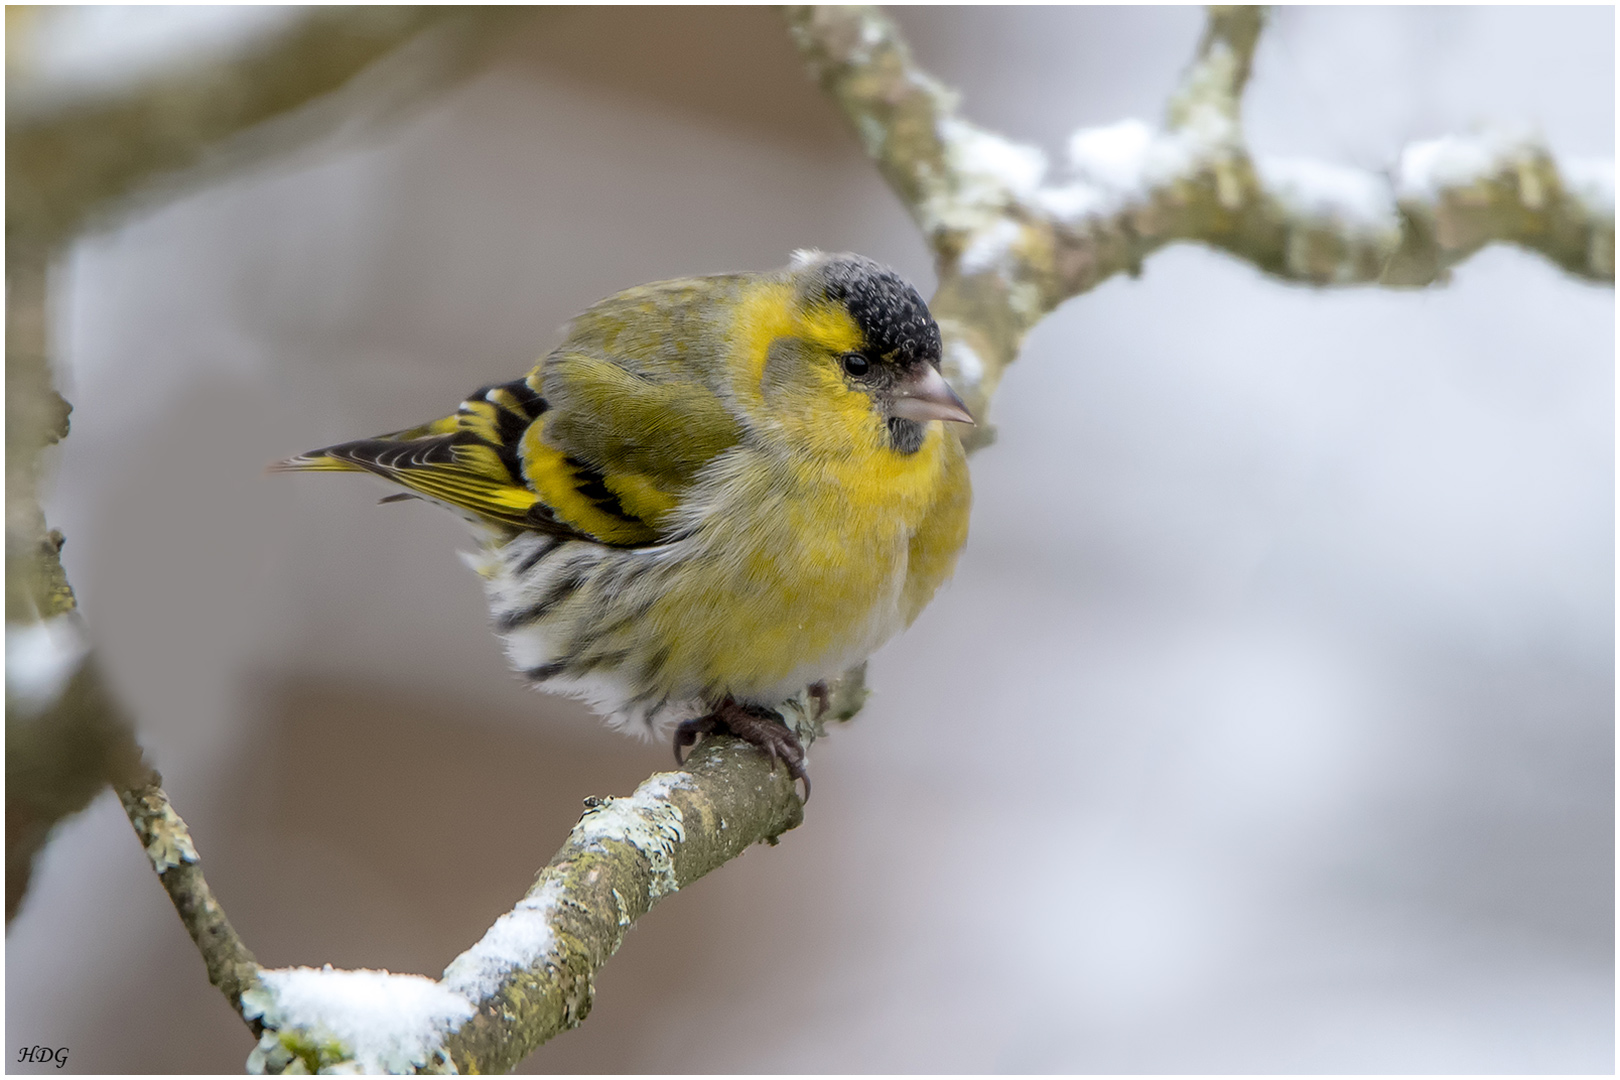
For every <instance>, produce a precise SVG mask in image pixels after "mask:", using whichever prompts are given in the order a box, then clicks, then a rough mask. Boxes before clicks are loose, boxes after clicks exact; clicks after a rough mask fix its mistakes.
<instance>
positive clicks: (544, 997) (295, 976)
mask: <svg viewBox="0 0 1620 1080" xmlns="http://www.w3.org/2000/svg"><path fill="white" fill-rule="evenodd" d="M864 697H865V689H864V685H863V682H862V673H861V670H860V669H856V671H855V672H852V673H851V675H849V676H846V677H845V678H844V679H842V680H839V681H837V682H835V683H832V684H829V686H828V695H827V706H826V708H825V710H823V709H822V707H821V706H820V705H819V704H818V703H816V702H815V701H814V700H813V699H810V698H809V697H808V695H804V696H801V697H799V698H795V699H794V700H792V701H790V702H788V703H787V704H786V705H784V706H783V712H784V714H785V715H786V716H787V718H788V719H789V720H790V721H791V722H792V723H793V725H794V727H795V729H796V730H797V731H798V734H799V737H800V740H801V741H802V742H803V743H805V744H806V745H808V744H809V743H810V742H811V741H812V740H813V738H814V737H815V735H816V733H817V731H818V730H819V729H820V726H821V721H822V720H824V719H848V718H849V717H850V716H853V715H854V713H855V712H856V711H857V710H858V709H859V708H860V705H861V702H862V700H863V699H864ZM120 798H121V799H122V801H123V804H124V810H125V812H126V814H127V815H128V816H129V819H130V823H131V824H132V825H133V826H134V827H135V832H136V835H137V836H138V837H139V839H140V842H141V846H142V847H143V848H144V849H145V851H146V854H147V858H148V860H149V861H150V862H151V863H152V868H153V870H155V871H156V872H157V874H158V877H159V879H160V880H161V881H162V882H163V886H164V889H165V890H167V892H168V893H169V897H170V899H171V900H172V901H173V903H174V907H175V910H176V911H177V912H178V913H179V915H180V920H181V922H182V923H183V924H184V925H185V927H186V930H187V932H189V933H190V934H191V937H192V940H193V941H194V942H196V945H197V948H198V950H199V951H200V952H201V953H202V956H203V961H204V963H205V964H206V965H207V968H208V977H209V981H210V982H212V983H213V984H214V985H215V986H216V987H218V988H219V989H220V991H221V992H223V993H224V994H225V996H226V998H227V999H228V1000H230V1002H231V1004H232V1005H233V1006H234V1007H235V1008H237V1009H238V1010H239V1011H240V1012H241V1014H242V1017H243V1019H244V1020H245V1021H246V1022H247V1023H248V1025H249V1026H250V1027H251V1028H252V1030H253V1032H254V1034H255V1035H257V1036H258V1037H259V1042H258V1044H257V1045H256V1046H255V1047H254V1049H253V1052H252V1053H251V1054H250V1055H249V1057H248V1068H249V1070H250V1071H252V1072H260V1073H281V1072H287V1073H303V1072H310V1073H313V1072H322V1071H325V1072H366V1073H379V1072H396V1073H397V1072H414V1071H426V1072H506V1071H508V1070H510V1069H511V1068H513V1067H514V1066H515V1065H517V1064H518V1063H519V1062H520V1061H522V1060H523V1058H525V1057H526V1056H528V1054H529V1053H530V1052H532V1051H533V1050H534V1049H535V1048H536V1047H538V1046H539V1045H540V1044H541V1043H543V1042H545V1041H546V1040H547V1039H550V1038H551V1037H552V1036H554V1035H556V1034H558V1033H559V1032H561V1031H564V1030H567V1029H568V1028H572V1027H576V1026H578V1025H579V1024H580V1023H581V1022H582V1021H583V1020H584V1019H585V1017H586V1016H587V1015H588V1014H589V1013H590V1009H591V998H592V995H593V994H594V992H595V986H594V982H595V975H596V972H597V970H598V969H599V968H601V966H602V965H603V964H605V963H606V962H607V960H608V959H609V958H610V957H611V956H612V955H613V954H614V953H615V952H617V951H618V948H619V946H620V944H622V943H623V941H624V936H625V934H626V932H627V931H628V930H629V929H630V927H631V926H633V925H634V924H635V921H636V920H637V919H639V918H640V917H641V916H642V915H645V914H646V913H647V912H648V911H649V910H651V908H652V906H653V905H654V904H656V903H657V902H658V901H659V900H661V899H663V898H664V897H666V896H669V895H671V894H673V893H675V892H677V891H679V890H680V889H681V888H682V887H684V886H686V885H689V884H691V883H692V882H693V881H696V880H697V879H698V878H700V877H702V876H703V875H705V874H707V873H709V872H710V871H711V870H714V869H716V868H718V867H719V866H721V865H723V864H724V863H726V862H729V861H730V860H731V859H734V858H736V857H737V856H738V855H740V854H742V852H743V851H745V850H746V849H747V848H749V847H750V846H752V845H753V844H755V843H758V842H760V841H765V842H767V843H771V844H774V843H776V839H777V837H778V836H780V835H781V834H782V833H784V832H786V831H787V830H789V829H792V828H794V827H796V826H797V825H798V824H799V823H800V822H801V821H802V820H803V816H804V813H803V808H802V806H801V804H800V802H799V797H798V794H797V792H796V791H795V789H794V784H793V780H792V778H791V777H790V776H789V775H788V773H787V770H786V769H780V768H777V767H776V766H775V765H774V764H773V763H772V762H771V761H769V760H768V759H767V758H765V757H764V756H763V755H762V754H760V753H759V752H758V751H757V750H755V749H754V748H753V747H752V746H750V745H748V744H747V743H744V742H741V741H740V740H737V739H733V738H730V737H710V738H706V739H704V740H703V741H702V742H701V743H700V744H699V745H698V747H697V748H696V750H694V751H693V753H692V757H691V758H690V759H689V760H688V762H687V764H686V766H685V767H684V768H683V769H681V770H680V771H677V772H664V773H656V774H654V775H653V776H651V777H649V778H648V779H647V780H645V781H643V782H642V784H641V785H640V786H639V787H638V788H637V789H636V790H635V792H634V794H632V795H629V796H627V797H624V798H617V799H615V798H603V799H594V798H593V799H589V800H587V803H586V805H587V808H586V810H585V813H584V816H582V817H581V818H580V820H579V823H578V824H577V825H575V826H574V828H573V831H572V832H570V833H569V835H568V839H567V841H566V842H565V843H564V844H563V846H562V848H561V850H559V851H558V852H557V854H556V855H555V856H554V857H553V858H552V860H551V862H550V863H548V864H547V865H546V867H545V868H544V869H542V870H541V871H540V873H539V875H538V876H537V877H536V879H535V883H534V885H533V886H532V887H531V888H530V889H529V891H528V893H526V894H525V895H524V897H523V898H522V899H521V900H519V901H518V903H517V904H516V906H514V907H513V909H512V910H511V911H509V912H507V913H506V914H505V915H502V916H501V917H500V918H499V919H497V920H496V921H495V923H494V925H493V926H491V927H490V929H489V930H488V932H486V933H485V934H484V936H483V938H482V939H481V940H480V941H479V942H478V943H477V944H475V945H474V946H473V947H472V948H470V949H468V950H467V951H466V952H464V953H462V954H461V955H460V956H459V957H457V958H456V959H455V960H454V961H453V962H451V964H450V966H449V967H447V968H446V969H445V971H444V975H443V977H442V978H441V979H438V980H434V979H429V978H427V977H425V976H422V975H407V974H395V973H391V972H387V971H368V970H361V971H346V970H341V969H334V968H332V967H331V966H330V965H328V966H326V967H323V968H319V969H316V968H308V967H300V968H285V969H272V968H261V967H260V966H259V964H258V963H257V961H255V960H254V957H253V954H252V953H251V952H249V951H248V949H247V946H246V945H244V944H243V942H242V940H241V939H240V938H239V937H238V936H237V934H236V932H235V930H233V929H232V928H231V924H230V921H229V920H228V919H227V918H226V917H225V913H224V911H223V909H222V908H221V907H220V905H219V903H218V901H217V900H215V898H214V895H213V892H212V891H211V890H210V889H209V887H208V883H207V881H206V880H205V879H204V877H203V873H202V866H201V862H200V859H199V856H198V854H197V849H196V846H195V845H194V844H193V843H192V841H191V836H190V833H189V831H188V830H187V828H186V824H185V822H184V821H182V820H181V819H180V816H179V815H178V814H176V813H175V811H174V808H173V807H172V806H170V805H169V800H168V796H167V795H166V794H165V793H164V792H163V789H162V787H161V786H160V780H159V778H158V777H157V775H156V774H155V773H153V774H151V775H150V776H149V777H148V778H147V779H146V780H145V781H144V782H142V783H140V784H137V785H134V786H133V787H131V788H130V789H129V790H126V791H123V792H121V793H120Z"/></svg>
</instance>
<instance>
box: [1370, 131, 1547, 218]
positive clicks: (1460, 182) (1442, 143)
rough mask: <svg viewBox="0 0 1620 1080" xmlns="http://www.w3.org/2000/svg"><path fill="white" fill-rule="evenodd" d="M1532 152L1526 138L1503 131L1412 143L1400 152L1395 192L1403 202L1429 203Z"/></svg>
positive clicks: (1526, 156)
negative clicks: (1418, 201)
mask: <svg viewBox="0 0 1620 1080" xmlns="http://www.w3.org/2000/svg"><path fill="white" fill-rule="evenodd" d="M1534 152H1535V146H1534V144H1533V143H1532V142H1531V141H1530V140H1529V139H1528V138H1525V137H1523V136H1517V135H1509V134H1505V133H1503V132H1486V133H1484V134H1480V135H1444V136H1442V137H1440V138H1438V139H1430V140H1428V141H1427V142H1419V143H1413V144H1412V145H1411V146H1408V147H1407V148H1406V149H1405V150H1403V151H1402V152H1401V160H1400V164H1399V165H1398V166H1397V167H1396V170H1395V191H1396V193H1397V194H1398V195H1399V196H1400V198H1402V199H1420V200H1424V201H1432V200H1434V199H1437V198H1439V196H1440V193H1441V192H1442V191H1444V190H1445V189H1447V188H1453V187H1468V186H1470V185H1472V184H1476V183H1478V182H1479V181H1481V180H1485V179H1488V178H1490V177H1492V176H1495V175H1497V174H1498V173H1500V172H1502V171H1503V170H1504V169H1507V168H1509V167H1510V166H1511V165H1513V164H1514V163H1515V162H1518V161H1522V160H1524V159H1526V158H1528V157H1530V156H1532V155H1533V154H1534Z"/></svg>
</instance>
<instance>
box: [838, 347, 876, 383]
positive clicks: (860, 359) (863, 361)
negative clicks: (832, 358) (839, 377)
mask: <svg viewBox="0 0 1620 1080" xmlns="http://www.w3.org/2000/svg"><path fill="white" fill-rule="evenodd" d="M843 362H844V370H845V371H847V372H849V374H851V375H853V376H854V377H855V378H857V379H858V378H860V377H861V376H862V375H865V374H866V372H867V371H868V369H870V368H871V366H872V361H870V360H868V359H867V358H866V357H864V356H862V355H861V354H860V353H858V352H847V353H845V354H844V356H843Z"/></svg>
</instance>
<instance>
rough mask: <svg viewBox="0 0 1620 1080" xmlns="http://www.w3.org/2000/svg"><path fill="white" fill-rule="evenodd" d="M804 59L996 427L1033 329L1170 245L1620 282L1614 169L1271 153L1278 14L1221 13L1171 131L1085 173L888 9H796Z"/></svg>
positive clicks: (1376, 280) (1475, 138) (1091, 132)
mask: <svg viewBox="0 0 1620 1080" xmlns="http://www.w3.org/2000/svg"><path fill="white" fill-rule="evenodd" d="M786 14H787V19H788V24H789V28H790V29H791V31H792V33H793V37H794V40H795V41H796V42H797V43H798V45H799V49H800V51H801V52H802V53H803V54H804V57H805V59H806V60H807V61H808V63H809V64H810V67H811V70H812V71H813V72H814V73H815V75H816V76H817V77H818V78H819V79H820V81H821V84H822V86H823V87H824V88H825V89H826V90H827V92H828V93H829V94H831V95H832V97H833V98H834V99H835V100H836V101H837V102H838V104H839V106H840V107H841V108H842V109H843V111H844V113H845V115H846V116H847V117H848V119H849V121H850V123H851V124H852V125H853V126H854V129H855V132H856V134H857V136H858V137H859V138H860V141H861V144H862V146H863V147H864V148H865V150H866V152H867V154H868V155H869V156H870V157H871V158H872V160H873V161H874V162H875V163H876V164H877V166H878V168H879V169H880V170H881V171H882V173H883V175H884V177H885V178H886V179H887V180H888V181H889V184H890V186H892V187H893V188H894V190H895V192H896V193H897V194H899V196H900V198H901V200H902V201H903V202H904V203H905V205H906V208H907V209H908V210H909V211H910V212H911V215H912V217H913V218H914V219H915V220H916V222H917V224H918V226H919V227H921V229H922V230H923V234H924V236H925V237H926V238H927V240H928V243H929V245H930V246H931V247H932V248H933V250H934V254H935V257H936V260H937V263H938V270H939V281H940V284H939V291H938V293H936V294H935V296H934V299H933V300H932V301H931V302H930V305H929V306H930V307H931V308H932V310H933V312H934V315H935V318H937V319H938V321H939V324H940V329H941V330H942V331H943V332H944V335H945V341H946V374H947V375H948V376H949V377H950V379H951V381H952V383H953V384H954V385H955V386H956V388H957V390H958V392H960V393H961V394H962V396H963V397H964V398H965V399H967V401H968V404H969V406H970V407H971V408H973V410H974V412H975V413H976V414H981V413H982V411H983V410H984V407H985V405H986V404H987V403H988V401H989V399H990V397H991V395H992V394H994V392H995V388H996V385H997V383H998V382H999V381H1000V379H1001V375H1002V372H1003V371H1004V370H1005V369H1006V366H1007V365H1008V364H1009V363H1011V362H1012V361H1013V359H1014V358H1015V357H1016V356H1017V355H1018V349H1019V345H1020V343H1021V342H1022V340H1023V337H1024V335H1025V334H1026V333H1028V332H1029V330H1030V329H1031V328H1032V327H1033V326H1034V325H1035V324H1036V323H1037V322H1039V321H1040V320H1041V319H1042V318H1043V317H1044V316H1045V315H1046V314H1048V313H1049V312H1051V311H1052V310H1053V309H1054V308H1056V307H1057V306H1058V305H1059V304H1061V303H1062V302H1063V301H1064V300H1067V299H1069V298H1070V297H1072V296H1077V295H1079V294H1080V293H1083V292H1087V291H1089V290H1090V289H1093V288H1095V287H1096V286H1097V285H1099V284H1101V283H1102V282H1103V281H1104V280H1106V279H1107V278H1109V277H1112V276H1113V275H1115V274H1118V273H1120V272H1122V271H1123V272H1129V273H1135V272H1137V271H1138V270H1139V269H1140V267H1141V264H1142V261H1143V260H1144V259H1145V258H1146V257H1147V256H1148V255H1150V254H1152V253H1153V252H1154V251H1156V250H1158V249H1159V248H1160V247H1163V246H1164V245H1166V244H1170V243H1174V242H1177V241H1193V242H1198V243H1204V244H1208V245H1211V246H1213V247H1218V248H1221V249H1223V250H1225V251H1228V252H1230V253H1231V254H1233V255H1236V256H1237V257H1239V258H1241V259H1244V260H1246V261H1248V262H1250V263H1253V264H1254V265H1255V266H1257V267H1258V268H1260V269H1261V270H1263V271H1264V272H1266V273H1268V274H1271V275H1273V276H1275V277H1279V278H1283V279H1285V280H1289V281H1297V282H1305V283H1309V284H1312V285H1351V284H1379V285H1391V286H1421V285H1429V284H1434V283H1437V282H1443V281H1444V280H1446V274H1447V271H1448V270H1449V268H1450V267H1452V266H1454V265H1455V264H1457V263H1458V262H1460V261H1462V260H1463V259H1465V258H1467V257H1468V256H1469V255H1471V254H1473V253H1474V252H1476V251H1478V250H1479V249H1480V248H1481V247H1483V246H1485V245H1486V244H1490V243H1509V244H1516V245H1518V246H1520V247H1524V248H1528V249H1530V250H1532V251H1537V252H1540V253H1541V254H1543V255H1545V256H1546V257H1547V258H1549V259H1551V260H1552V261H1553V262H1555V263H1557V264H1558V265H1559V266H1561V267H1563V268H1564V269H1565V270H1567V271H1569V272H1570V273H1571V274H1573V275H1575V276H1578V277H1582V278H1586V279H1588V280H1592V281H1603V282H1610V283H1612V282H1613V281H1614V168H1613V164H1612V162H1574V161H1571V162H1563V163H1560V162H1556V161H1554V160H1553V158H1552V156H1551V155H1550V154H1549V153H1548V152H1547V150H1546V149H1545V148H1544V147H1542V146H1540V145H1539V144H1537V143H1535V142H1533V141H1531V140H1527V139H1520V138H1510V137H1505V136H1500V135H1490V134H1484V135H1470V136H1463V135H1454V136H1446V137H1444V138H1440V139H1435V140H1431V141H1429V142H1423V143H1416V144H1413V145H1411V146H1409V147H1407V148H1406V150H1405V151H1404V152H1403V153H1402V154H1401V156H1400V160H1399V162H1397V163H1396V165H1395V167H1394V169H1393V170H1392V173H1391V174H1390V175H1389V176H1383V175H1376V174H1373V173H1367V172H1362V171H1360V170H1356V169H1350V168H1345V167H1341V166H1337V165H1330V164H1325V163H1322V162H1316V161H1304V160H1292V159H1265V158H1262V159H1258V160H1257V159H1255V158H1254V157H1253V156H1252V155H1251V154H1250V153H1249V151H1248V149H1247V147H1246V146H1245V145H1244V142H1243V131H1242V123H1241V110H1240V102H1241V97H1242V92H1243V88H1244V85H1245V83H1246V82H1247V80H1248V74H1249V67H1250V63H1251V61H1252V59H1253V55H1254V48H1255V43H1256V41H1257V40H1258V38H1259V34H1260V30H1261V26H1262V20H1263V9H1261V8H1255V7H1217V8H1211V9H1210V13H1209V20H1208V24H1207V26H1206V28H1205V31H1204V35H1203V38H1202V40H1201V41H1200V42H1199V46H1198V52H1197V55H1196V57H1195V59H1194V61H1193V63H1192V64H1191V66H1190V67H1189V68H1188V69H1187V71H1186V73H1185V74H1184V75H1183V77H1182V80H1181V84H1180V85H1179V86H1178V87H1176V88H1175V89H1174V91H1173V93H1172V94H1171V97H1170V105H1169V109H1168V110H1167V118H1166V123H1165V124H1164V125H1162V126H1160V127H1154V126H1151V125H1149V124H1147V123H1144V122H1142V121H1140V120H1125V121H1122V122H1120V123H1117V124H1113V125H1111V126H1108V127H1102V128H1086V129H1082V130H1080V131H1077V132H1075V134H1074V135H1073V136H1072V137H1071V139H1070V141H1069V147H1068V157H1069V160H1068V163H1067V173H1068V175H1067V176H1066V177H1064V178H1063V179H1061V180H1059V181H1055V182H1054V181H1050V180H1048V179H1047V161H1046V157H1045V155H1044V154H1042V153H1041V151H1040V150H1038V149H1036V148H1035V147H1031V146H1025V145H1021V144H1019V143H1015V142H1012V141H1010V140H1008V139H1005V138H1003V137H1002V136H1000V135H997V134H995V133H994V132H990V131H986V130H984V129H983V128H980V127H977V126H975V125H973V124H971V123H969V122H968V121H966V120H964V119H962V118H961V116H960V115H959V112H958V107H957V106H958V100H957V96H956V95H955V94H954V93H952V92H951V91H950V90H948V89H946V88H945V87H944V86H942V85H941V84H940V83H938V82H937V81H935V80H934V79H933V78H932V77H930V76H929V75H928V74H927V73H926V72H925V71H923V70H922V69H921V68H919V67H918V66H917V65H916V63H915V62H914V61H913V59H912V57H911V52H910V50H909V49H908V48H907V47H906V43H905V41H904V40H903V38H902V37H901V35H900V33H899V31H898V29H896V27H895V25H894V23H893V22H892V21H890V19H889V18H888V17H887V16H886V15H884V14H882V13H881V12H880V11H878V10H876V9H873V8H862V7H793V8H789V9H787V13H786Z"/></svg>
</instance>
